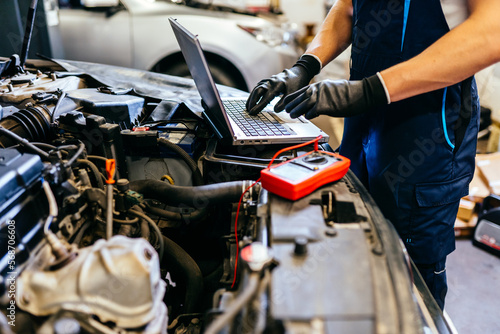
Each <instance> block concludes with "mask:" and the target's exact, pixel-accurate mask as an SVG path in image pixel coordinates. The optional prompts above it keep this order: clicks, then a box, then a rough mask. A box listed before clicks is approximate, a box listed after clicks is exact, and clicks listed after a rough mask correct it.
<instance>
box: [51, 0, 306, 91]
mask: <svg viewBox="0 0 500 334" xmlns="http://www.w3.org/2000/svg"><path fill="white" fill-rule="evenodd" d="M173 1H175V0H173ZM76 3H77V4H76V5H75V1H70V0H59V5H60V11H59V18H60V32H61V37H62V41H63V47H64V56H65V58H66V59H72V60H82V61H90V62H97V63H104V64H111V65H118V66H124V67H133V68H137V69H143V70H151V71H155V72H162V73H167V74H172V75H178V76H188V75H189V73H188V70H187V67H186V65H185V63H184V59H183V57H182V54H181V53H180V49H179V46H178V44H177V41H176V39H175V37H174V34H173V32H172V29H171V27H170V25H169V23H168V17H171V16H172V17H175V18H176V19H178V20H179V22H181V23H182V25H184V26H185V27H186V28H187V29H189V30H190V31H192V32H193V33H195V34H198V35H199V38H200V41H201V44H202V47H203V49H204V51H205V53H206V57H207V59H208V62H209V65H210V68H211V70H212V74H213V76H214V78H215V80H216V82H218V83H221V84H225V85H227V86H232V87H236V88H239V89H242V90H249V89H252V88H253V87H254V86H255V84H256V83H257V82H258V81H259V80H261V79H263V78H266V77H269V76H270V75H272V74H275V73H279V72H281V71H282V70H283V69H284V68H288V67H290V66H292V65H293V63H294V62H295V61H296V59H297V58H298V56H299V51H298V48H297V46H296V43H295V39H296V38H295V37H296V36H295V32H294V30H293V29H286V28H283V27H289V26H290V25H287V24H283V23H284V20H283V19H282V18H280V15H274V14H269V15H267V16H266V17H265V18H264V17H258V16H256V15H249V14H242V13H238V12H237V11H235V12H230V11H228V10H227V9H228V8H229V7H221V6H213V5H207V4H202V3H199V2H195V1H186V2H185V3H184V2H183V3H182V4H180V3H174V2H171V1H169V0H156V1H155V0H83V1H76Z"/></svg>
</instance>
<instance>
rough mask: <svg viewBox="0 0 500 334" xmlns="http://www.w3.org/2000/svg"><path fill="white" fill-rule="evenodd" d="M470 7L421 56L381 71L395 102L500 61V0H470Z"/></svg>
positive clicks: (438, 87) (461, 77)
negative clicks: (465, 16) (467, 13)
mask: <svg viewBox="0 0 500 334" xmlns="http://www.w3.org/2000/svg"><path fill="white" fill-rule="evenodd" d="M469 10H470V13H471V14H470V16H469V18H468V19H467V20H466V21H465V22H464V23H462V24H461V25H459V26H458V27H456V28H455V29H453V30H452V31H450V32H449V33H448V34H446V35H445V36H443V37H442V38H441V39H439V40H438V41H437V42H436V43H434V44H433V45H431V46H430V47H429V48H427V49H426V50H425V51H423V52H422V53H421V54H420V55H418V56H416V57H414V58H412V59H410V60H408V61H406V62H404V63H401V64H398V65H396V66H393V67H391V68H389V69H387V70H385V71H382V72H381V75H382V77H383V78H384V81H385V84H386V87H387V90H388V92H389V95H390V98H391V101H394V102H395V101H399V100H402V99H405V98H408V97H411V96H415V95H418V94H422V93H426V92H429V91H432V90H436V89H440V88H443V87H447V86H450V85H453V84H455V83H457V82H460V81H462V80H464V79H466V78H468V77H470V76H471V75H473V74H474V73H476V72H478V71H479V70H481V69H483V68H485V67H487V66H489V65H492V64H494V63H496V62H498V61H500V20H499V19H498V13H500V1H498V0H469Z"/></svg>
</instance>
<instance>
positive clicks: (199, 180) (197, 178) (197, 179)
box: [158, 138, 204, 186]
mask: <svg viewBox="0 0 500 334" xmlns="http://www.w3.org/2000/svg"><path fill="white" fill-rule="evenodd" d="M158 144H160V145H163V146H165V147H166V148H168V149H170V150H172V151H174V152H175V153H177V154H178V155H179V156H180V157H181V158H182V160H184V162H185V163H186V164H187V165H188V167H189V169H191V172H192V173H193V185H195V186H199V185H202V184H204V182H203V177H202V176H201V172H200V169H199V168H198V165H197V164H196V162H195V161H194V160H193V158H191V157H190V156H189V154H187V153H186V151H184V150H183V149H182V148H180V147H179V146H177V145H175V144H173V143H171V142H170V141H168V140H167V139H165V138H158Z"/></svg>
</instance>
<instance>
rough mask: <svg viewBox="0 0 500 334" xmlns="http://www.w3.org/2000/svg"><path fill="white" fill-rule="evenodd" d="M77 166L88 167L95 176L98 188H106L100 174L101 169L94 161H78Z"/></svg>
mask: <svg viewBox="0 0 500 334" xmlns="http://www.w3.org/2000/svg"><path fill="white" fill-rule="evenodd" d="M76 164H77V166H81V165H85V166H86V167H88V168H89V169H90V170H91V171H92V174H94V178H95V180H96V182H97V188H99V189H103V188H104V182H103V181H102V177H101V172H99V169H98V168H97V166H96V165H95V164H94V163H93V162H92V161H90V160H87V159H77V160H76Z"/></svg>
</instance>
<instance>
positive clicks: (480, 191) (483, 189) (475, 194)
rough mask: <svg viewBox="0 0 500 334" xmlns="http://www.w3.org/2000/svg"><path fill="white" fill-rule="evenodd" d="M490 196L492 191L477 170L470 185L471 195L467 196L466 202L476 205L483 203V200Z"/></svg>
mask: <svg viewBox="0 0 500 334" xmlns="http://www.w3.org/2000/svg"><path fill="white" fill-rule="evenodd" d="M489 194H490V190H489V189H488V187H487V186H486V185H485V184H484V182H483V180H482V179H481V177H480V176H479V169H478V168H476V170H475V172H474V177H473V178H472V181H471V183H470V184H469V195H467V196H465V197H464V198H465V199H466V200H469V201H471V202H475V203H482V202H483V200H484V199H485V198H486V197H487V196H488V195H489Z"/></svg>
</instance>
